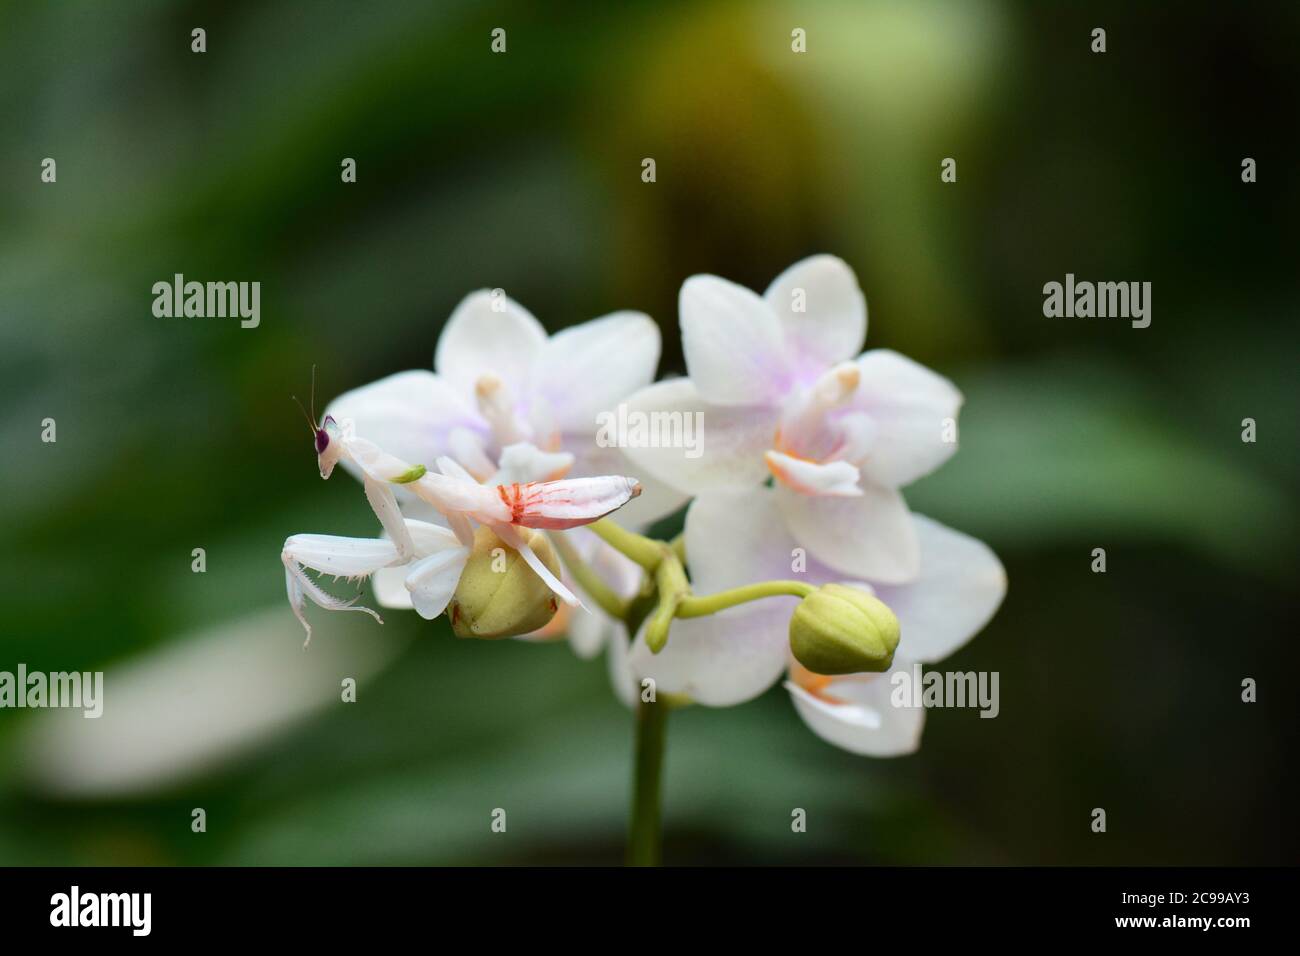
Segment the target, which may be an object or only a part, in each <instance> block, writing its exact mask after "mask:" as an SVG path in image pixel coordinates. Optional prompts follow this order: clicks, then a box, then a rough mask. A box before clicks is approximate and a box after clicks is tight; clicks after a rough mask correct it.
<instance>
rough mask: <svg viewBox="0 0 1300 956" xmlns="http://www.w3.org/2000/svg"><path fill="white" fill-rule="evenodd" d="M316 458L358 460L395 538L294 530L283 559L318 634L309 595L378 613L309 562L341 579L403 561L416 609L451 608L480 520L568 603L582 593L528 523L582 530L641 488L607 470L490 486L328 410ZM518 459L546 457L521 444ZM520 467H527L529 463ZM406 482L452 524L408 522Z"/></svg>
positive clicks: (326, 603) (294, 601)
mask: <svg viewBox="0 0 1300 956" xmlns="http://www.w3.org/2000/svg"><path fill="white" fill-rule="evenodd" d="M315 446H316V454H317V460H318V464H319V467H320V474H321V477H322V478H326V479H328V478H329V477H330V475H331V474H333V472H334V468H335V467H336V466H337V465H338V464H339V463H345V465H348V464H350V465H351V466H352V467H353V468H355V469H356V470H357V471H358V472H360V474H361V475H362V480H363V484H364V487H365V491H366V497H367V498H368V499H369V501H370V504H371V507H372V508H373V510H374V512H375V514H376V516H377V517H378V518H379V521H380V523H381V524H382V525H383V527H384V530H385V532H386V533H387V535H388V537H387V538H386V539H385V538H378V539H375V538H344V537H338V536H334V535H313V534H299V535H293V536H291V537H290V538H289V539H288V540H286V541H285V545H284V549H283V551H282V553H281V560H282V562H283V563H284V566H285V579H286V587H287V590H288V594H289V604H290V606H291V607H292V608H293V611H294V614H295V615H296V616H297V618H298V620H299V621H300V622H301V623H302V625H303V627H304V628H305V629H306V631H307V638H308V640H310V639H311V627H310V625H308V623H307V621H306V618H305V617H304V615H303V613H302V610H303V605H304V601H305V599H308V598H309V599H311V600H312V602H313V603H315V604H316V605H318V606H319V607H322V608H325V609H327V610H332V611H343V610H357V611H363V612H365V613H367V614H370V615H371V616H372V617H374V618H375V619H376V620H380V618H379V615H378V614H376V613H375V612H374V611H372V610H370V609H369V608H366V607H362V606H360V605H358V604H356V603H355V602H356V599H355V598H353V599H351V600H346V601H345V600H342V599H340V598H336V597H334V596H333V595H331V594H330V593H329V592H327V591H325V590H324V589H323V588H321V587H320V586H319V585H318V584H317V583H316V582H314V581H313V580H312V579H311V578H310V577H309V576H308V575H307V573H306V569H307V568H310V569H312V570H314V571H317V572H319V573H322V574H333V575H335V577H347V578H350V579H363V578H367V577H369V576H370V575H372V574H375V573H377V572H379V571H381V570H383V569H386V568H394V567H397V566H400V567H401V574H402V579H403V581H402V583H403V586H404V587H405V589H406V591H407V592H408V593H409V594H410V602H411V606H413V607H414V608H415V610H416V611H417V612H418V613H419V614H420V615H421V616H422V617H424V618H429V619H431V618H434V617H437V616H438V615H439V614H441V613H442V612H443V610H444V609H445V608H446V606H447V604H448V602H449V601H450V600H451V597H452V595H453V593H454V592H455V590H456V584H457V583H458V582H459V580H460V575H461V572H462V571H463V570H464V568H465V564H466V562H467V561H468V559H469V555H470V551H471V550H472V548H473V545H474V531H473V524H472V522H473V521H477V522H478V523H480V524H485V525H487V526H489V527H490V528H491V529H492V530H493V532H495V533H496V535H497V536H498V537H499V538H500V539H501V540H502V541H503V542H505V543H506V544H507V545H509V546H510V547H512V548H514V549H515V550H517V551H518V552H519V554H520V556H521V557H523V559H524V560H525V561H526V562H527V563H528V566H529V567H530V568H532V569H533V571H534V572H535V573H536V574H537V575H538V576H539V577H540V578H541V579H542V580H543V581H544V582H546V584H547V586H548V587H550V588H551V590H552V591H554V592H555V594H556V595H557V596H558V597H559V598H560V599H561V600H563V601H564V602H565V603H567V604H570V605H573V604H578V603H579V601H578V599H577V597H576V596H575V595H574V594H573V592H571V591H570V590H569V589H568V588H567V587H566V586H565V585H564V584H563V582H561V581H560V580H559V579H558V578H556V577H555V575H554V574H552V573H551V571H550V569H549V568H547V567H546V565H545V564H544V563H543V562H542V560H541V559H540V558H539V557H538V556H537V555H536V553H535V552H534V551H533V549H532V548H531V547H530V546H529V544H528V541H527V540H526V538H525V537H524V536H523V535H521V534H520V533H519V531H518V529H519V528H536V529H556V530H562V529H566V528H576V527H579V526H581V525H584V524H589V523H591V522H592V521H596V520H598V519H600V518H602V517H604V516H605V515H607V514H609V513H610V512H612V511H615V510H617V509H618V508H620V507H622V506H623V505H624V504H626V503H627V502H628V501H630V500H632V499H633V498H635V497H637V495H639V494H640V493H641V486H640V484H639V483H638V482H637V481H636V480H635V479H632V478H624V477H621V476H601V477H593V478H576V479H566V480H558V481H528V482H524V483H519V482H515V483H511V484H509V485H505V484H499V485H482V484H480V483H479V482H478V481H476V480H475V479H474V478H473V476H472V475H470V474H469V473H468V472H467V471H466V470H465V469H464V468H462V467H461V466H460V465H459V464H457V463H456V462H455V461H453V460H452V459H450V458H446V457H443V458H440V459H438V462H437V464H438V468H439V469H440V472H431V471H429V470H428V469H426V468H425V467H424V466H423V465H413V464H411V463H410V462H407V461H404V460H403V459H400V458H398V457H396V456H395V455H391V454H389V453H388V452H386V451H384V450H383V449H382V448H380V447H379V446H378V445H376V444H375V443H374V442H372V441H369V440H368V439H365V438H361V437H359V436H357V435H356V433H355V430H354V428H353V427H352V425H351V423H350V422H349V423H346V424H345V425H340V424H339V423H338V422H337V421H335V419H334V418H333V417H332V416H329V415H327V416H326V417H325V421H324V422H323V423H322V425H321V426H320V427H319V428H317V429H316V430H315ZM511 460H514V461H523V462H533V463H534V467H535V465H536V462H537V461H538V460H539V459H538V458H537V456H535V455H532V454H531V453H529V452H528V451H527V450H520V451H518V452H517V453H516V455H515V456H513V457H512V459H511ZM519 467H525V465H523V464H521V465H520V466H519ZM394 485H400V486H404V487H406V488H408V489H409V490H410V492H411V493H412V494H414V495H415V496H417V497H418V498H419V499H421V500H423V501H424V502H426V503H427V504H429V505H431V506H432V507H433V508H434V509H435V510H436V511H437V512H438V513H439V514H441V515H442V516H443V517H444V518H445V519H446V520H447V522H448V524H449V525H450V529H448V528H443V527H441V526H439V525H435V524H430V523H428V522H423V521H414V520H410V519H404V518H403V517H402V515H401V512H400V511H399V509H398V506H397V502H396V500H395V498H394V495H393V491H392V488H393V486H394Z"/></svg>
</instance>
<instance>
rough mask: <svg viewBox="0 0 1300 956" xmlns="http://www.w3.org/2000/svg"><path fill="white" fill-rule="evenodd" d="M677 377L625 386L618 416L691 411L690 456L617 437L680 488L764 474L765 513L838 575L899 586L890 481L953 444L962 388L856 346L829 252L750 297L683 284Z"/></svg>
mask: <svg viewBox="0 0 1300 956" xmlns="http://www.w3.org/2000/svg"><path fill="white" fill-rule="evenodd" d="M679 307H680V312H681V327H682V348H683V350H684V352H685V356H686V366H687V371H688V374H689V377H688V378H682V379H673V380H668V381H664V382H659V383H658V384H655V385H651V386H649V387H648V388H645V389H643V390H642V391H640V392H638V393H637V394H636V395H634V396H633V397H632V398H631V399H630V400H629V401H628V407H629V410H630V412H642V413H646V414H648V415H651V416H653V415H654V414H655V413H662V412H669V413H671V412H677V413H688V414H690V413H696V412H699V413H701V414H702V416H703V418H702V421H703V423H704V441H703V454H702V455H698V456H697V457H694V458H693V457H690V456H689V455H688V454H686V452H685V450H683V449H680V448H670V447H629V448H626V449H625V453H626V454H627V456H628V457H629V458H631V459H632V460H633V461H634V462H635V463H636V464H637V465H638V466H640V468H641V469H642V470H643V471H644V472H648V473H650V474H652V475H654V476H655V477H657V478H659V479H661V480H663V481H665V482H667V483H668V484H670V485H672V486H673V487H676V488H678V489H680V490H681V491H683V492H686V493H689V494H693V495H695V494H702V493H706V492H711V491H726V490H734V489H737V488H745V487H755V486H758V485H761V484H763V483H764V482H766V481H767V480H768V478H769V477H774V478H775V479H776V488H777V514H776V516H775V520H776V521H777V522H778V523H780V524H781V525H783V526H785V527H787V528H788V529H789V531H790V533H791V534H792V535H793V537H794V539H795V542H796V543H797V544H798V545H799V546H801V547H803V548H805V549H806V550H807V551H808V552H809V553H810V554H811V555H813V556H815V557H816V558H818V559H819V560H820V561H822V562H823V563H825V564H827V565H829V566H830V567H831V568H834V569H835V570H836V571H838V572H840V574H841V575H848V576H851V577H861V578H867V579H870V580H875V581H880V582H887V583H895V584H896V583H903V582H906V581H909V580H912V579H913V578H915V577H916V575H917V574H918V573H919V570H920V569H919V561H920V539H919V537H918V535H917V532H916V525H915V524H914V523H913V522H912V520H911V517H910V515H909V512H908V509H907V505H906V503H905V502H904V500H903V497H902V495H900V494H899V492H898V488H900V487H902V486H904V485H906V484H908V483H909V482H911V481H914V480H915V479H917V478H920V477H921V476H922V475H925V474H927V473H929V472H930V471H932V470H934V469H935V468H937V467H938V466H939V465H940V464H942V463H943V462H944V461H945V460H947V459H948V458H949V457H950V456H951V455H952V454H953V452H954V451H956V448H957V445H956V434H955V423H956V416H957V412H958V409H959V408H960V406H961V402H962V396H961V393H960V392H958V391H957V389H956V387H955V386H954V385H953V384H952V383H951V382H949V381H948V380H947V379H946V378H944V377H942V376H940V375H938V374H936V373H934V372H932V371H930V370H928V369H926V368H925V367H923V366H921V365H919V364H917V363H915V362H913V361H911V360H910V359H907V358H904V357H903V356H901V355H899V354H897V353H896V352H892V351H889V350H885V349H877V350H873V351H868V352H865V353H863V354H861V355H859V354H858V351H859V349H860V348H861V347H862V343H863V339H864V338H865V336H866V328H867V308H866V301H865V299H864V298H863V295H862V292H861V290H860V289H859V288H858V283H857V279H856V278H855V277H854V275H853V272H852V270H851V269H849V267H848V266H847V265H846V264H845V263H844V262H842V261H841V260H839V259H837V258H834V257H832V256H814V257H812V258H810V259H805V260H803V261H802V262H798V263H796V264H795V265H793V266H791V267H790V268H789V269H787V270H786V271H785V272H783V273H782V274H781V275H780V276H778V277H777V278H776V280H775V281H774V282H773V283H772V284H771V286H769V287H768V289H767V292H766V293H765V294H764V295H763V296H762V297H760V296H758V295H757V294H755V293H754V292H751V291H750V290H749V289H746V288H743V287H741V286H739V285H736V284H735V283H732V282H728V281H726V280H725V279H721V278H718V277H717V276H711V275H697V276H692V277H691V278H690V279H687V280H686V282H685V284H684V285H683V286H682V290H681V296H680V302H679Z"/></svg>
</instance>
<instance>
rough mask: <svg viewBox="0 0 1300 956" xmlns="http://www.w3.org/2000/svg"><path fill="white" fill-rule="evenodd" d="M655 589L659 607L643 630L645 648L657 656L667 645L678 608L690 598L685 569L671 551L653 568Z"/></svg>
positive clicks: (689, 587)
mask: <svg viewBox="0 0 1300 956" xmlns="http://www.w3.org/2000/svg"><path fill="white" fill-rule="evenodd" d="M655 587H656V589H657V590H658V591H659V606H658V607H656V608H655V610H654V613H653V614H652V615H651V616H650V623H649V624H647V625H646V629H645V643H646V647H648V648H650V652H651V653H652V654H658V653H659V652H660V651H661V650H663V646H664V645H665V644H666V643H668V630H669V628H671V627H672V624H673V618H674V617H675V616H676V615H677V608H678V606H679V605H680V604H681V603H682V601H684V600H685V599H686V598H688V597H689V596H690V593H691V586H690V584H689V582H687V580H686V569H685V568H683V567H682V562H681V561H679V560H678V558H677V555H676V553H675V552H673V551H671V550H670V551H668V553H667V554H665V555H664V556H663V560H661V561H660V562H659V567H657V568H655Z"/></svg>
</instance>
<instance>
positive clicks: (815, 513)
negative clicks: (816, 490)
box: [777, 483, 921, 584]
mask: <svg viewBox="0 0 1300 956" xmlns="http://www.w3.org/2000/svg"><path fill="white" fill-rule="evenodd" d="M862 492H863V493H862V496H861V497H858V498H831V497H825V496H820V497H813V496H810V495H803V494H800V493H799V492H797V491H791V490H790V489H789V488H787V487H785V486H784V485H779V486H778V487H777V501H778V503H779V505H780V507H781V513H782V514H784V515H785V520H786V525H787V526H788V527H789V528H790V532H791V533H792V534H793V535H794V537H795V540H796V541H798V542H799V543H800V544H801V545H802V546H803V547H805V548H807V549H808V553H809V555H811V556H812V557H814V558H816V559H817V560H819V561H821V562H822V563H824V564H826V565H828V566H829V567H830V568H831V569H832V570H835V571H838V572H839V573H840V574H843V575H846V576H847V577H851V578H860V579H865V580H867V581H870V582H872V583H873V584H874V583H876V582H881V583H885V584H905V583H907V582H909V581H914V580H916V577H917V575H918V574H919V573H920V568H921V552H920V544H919V543H918V541H917V535H916V527H915V525H914V524H913V522H912V516H911V513H910V512H909V511H908V510H907V503H906V502H905V501H904V500H903V496H902V495H900V494H899V493H898V492H897V491H894V490H893V489H890V488H882V487H881V486H879V485H871V484H865V483H864V484H863V485H862Z"/></svg>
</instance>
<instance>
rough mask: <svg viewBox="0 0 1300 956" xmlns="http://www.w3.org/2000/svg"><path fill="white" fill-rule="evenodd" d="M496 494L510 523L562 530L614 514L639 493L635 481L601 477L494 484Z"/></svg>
mask: <svg viewBox="0 0 1300 956" xmlns="http://www.w3.org/2000/svg"><path fill="white" fill-rule="evenodd" d="M496 492H497V494H498V495H499V496H500V498H501V500H502V501H503V502H504V503H505V506H506V507H507V508H508V509H509V511H510V518H509V521H510V523H511V524H514V525H519V526H521V527H524V528H544V529H547V530H550V531H563V530H565V529H566V528H577V527H579V526H581V525H584V524H591V523H592V522H593V521H596V520H598V519H600V518H603V517H605V515H607V514H609V513H610V512H611V511H617V510H618V509H619V508H621V507H623V505H625V504H627V503H628V502H629V501H631V500H632V499H633V498H635V497H636V496H637V495H639V494H641V485H640V483H639V482H637V480H636V479H635V478H624V477H623V476H621V475H604V476H602V477H599V478H565V479H562V480H560V481H532V482H529V483H528V484H523V485H519V484H514V485H498V486H496Z"/></svg>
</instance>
